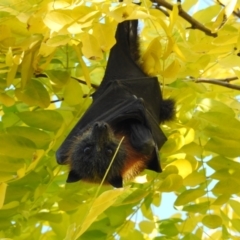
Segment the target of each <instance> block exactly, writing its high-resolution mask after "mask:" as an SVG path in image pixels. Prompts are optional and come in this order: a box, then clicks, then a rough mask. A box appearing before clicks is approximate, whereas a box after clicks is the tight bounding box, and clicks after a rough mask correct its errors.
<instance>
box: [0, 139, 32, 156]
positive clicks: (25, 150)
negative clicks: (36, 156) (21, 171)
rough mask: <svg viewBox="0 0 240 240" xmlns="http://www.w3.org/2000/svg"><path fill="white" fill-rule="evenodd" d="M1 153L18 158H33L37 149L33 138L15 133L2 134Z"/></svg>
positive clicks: (0, 140)
mask: <svg viewBox="0 0 240 240" xmlns="http://www.w3.org/2000/svg"><path fill="white" fill-rule="evenodd" d="M0 142H1V146H0V154H1V155H6V156H9V157H16V158H32V157H33V153H34V151H35V150H36V146H35V144H34V142H32V141H31V140H29V139H27V138H24V137H21V136H15V135H13V134H0Z"/></svg>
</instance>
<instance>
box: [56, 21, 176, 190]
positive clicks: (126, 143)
mask: <svg viewBox="0 0 240 240" xmlns="http://www.w3.org/2000/svg"><path fill="white" fill-rule="evenodd" d="M137 24H138V22H137V21H128V22H127V23H126V24H125V25H124V31H126V34H127V42H128V47H129V49H130V51H131V58H132V59H133V60H134V61H135V62H136V63H138V61H139V57H140V56H139V43H138V35H137ZM138 66H139V65H138ZM105 77H106V76H105ZM112 78H113V79H114V75H113V77H112ZM160 115H161V116H160V122H164V121H167V120H171V119H172V118H173V116H174V101H173V100H170V99H168V100H163V103H162V106H161V109H160ZM140 130H141V131H140ZM123 136H124V140H123V142H122V144H121V146H120V148H119V151H118V152H117V154H116V157H115V159H114V161H113V163H112V166H111V168H110V170H109V172H108V174H107V176H106V180H105V183H110V184H111V185H113V186H114V187H122V180H123V179H131V178H133V177H134V176H136V175H137V174H139V173H140V172H141V171H142V170H144V169H145V168H149V169H152V170H156V171H158V172H160V171H161V169H159V167H158V166H156V165H154V163H153V162H151V161H152V159H153V158H154V157H155V156H153V155H154V151H155V150H156V144H155V142H154V141H153V136H152V133H151V132H150V130H149V128H147V127H146V126H144V125H143V124H142V123H140V122H138V121H137V120H126V121H123V122H121V124H120V125H119V124H116V125H112V126H109V124H108V123H106V122H95V123H94V124H93V125H92V126H89V127H88V128H87V129H86V130H84V131H83V132H80V133H79V136H78V137H76V138H75V139H74V141H73V143H72V145H71V148H70V150H69V152H68V159H67V162H68V163H69V164H70V173H69V176H68V179H67V182H75V181H78V180H84V181H89V182H101V181H102V179H103V177H104V175H105V173H106V171H107V169H108V167H109V164H110V163H111V160H112V158H113V155H114V153H115V152H116V150H117V147H118V145H119V143H120V140H121V138H122V137H123ZM59 158H60V157H59Z"/></svg>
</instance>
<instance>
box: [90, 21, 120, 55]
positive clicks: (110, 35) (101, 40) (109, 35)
mask: <svg viewBox="0 0 240 240" xmlns="http://www.w3.org/2000/svg"><path fill="white" fill-rule="evenodd" d="M115 30H116V26H115V24H114V22H111V23H110V22H109V23H108V24H101V23H98V24H95V25H94V26H93V36H94V37H95V38H96V39H97V41H98V44H99V46H100V48H101V49H102V50H103V51H107V50H109V49H110V48H111V47H112V46H113V45H114V44H115V43H116V40H115V37H114V33H115Z"/></svg>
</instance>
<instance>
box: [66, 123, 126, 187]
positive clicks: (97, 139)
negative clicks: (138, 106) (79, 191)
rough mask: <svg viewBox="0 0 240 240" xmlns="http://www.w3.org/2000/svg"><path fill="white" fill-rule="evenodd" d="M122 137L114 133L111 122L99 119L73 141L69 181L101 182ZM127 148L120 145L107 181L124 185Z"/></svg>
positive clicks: (116, 184) (117, 185)
mask: <svg viewBox="0 0 240 240" xmlns="http://www.w3.org/2000/svg"><path fill="white" fill-rule="evenodd" d="M119 142H120V140H119V139H118V138H116V137H115V136H114V133H113V131H112V129H111V128H110V126H109V125H108V124H107V123H104V122H96V123H94V124H93V126H91V127H90V128H89V129H87V130H86V131H85V132H84V133H83V134H82V135H81V136H78V137H77V138H76V140H75V141H74V143H73V145H72V147H71V151H70V154H69V156H70V157H69V162H70V168H71V170H70V173H69V176H68V180H67V182H75V181H78V180H80V179H82V180H85V181H90V182H101V180H102V179H103V177H104V175H105V173H106V172H107V169H108V167H109V164H110V162H111V160H112V158H113V156H114V153H115V152H116V150H117V147H118V145H119ZM125 157H126V151H125V149H124V145H122V146H120V148H119V150H118V152H117V154H116V156H115V159H114V162H113V164H112V166H111V168H110V170H109V172H108V175H107V177H106V181H107V182H108V183H111V184H112V185H113V186H116V187H119V186H121V185H122V176H121V169H123V165H124V159H125Z"/></svg>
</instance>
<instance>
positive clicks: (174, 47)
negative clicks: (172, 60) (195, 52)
mask: <svg viewBox="0 0 240 240" xmlns="http://www.w3.org/2000/svg"><path fill="white" fill-rule="evenodd" d="M172 50H173V51H174V52H175V53H176V54H177V55H178V56H179V57H180V58H181V59H182V60H183V61H187V60H186V57H185V55H184V54H183V52H182V51H181V50H180V48H179V47H178V45H177V44H174V45H173V47H172ZM190 53H191V54H192V52H190ZM185 54H186V53H185Z"/></svg>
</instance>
